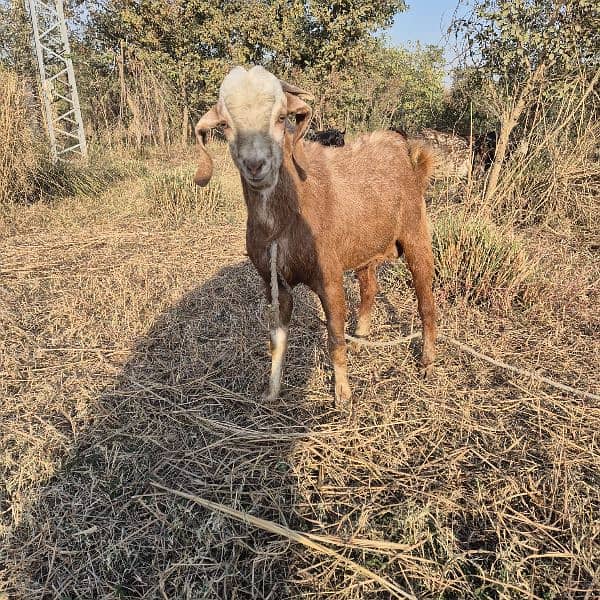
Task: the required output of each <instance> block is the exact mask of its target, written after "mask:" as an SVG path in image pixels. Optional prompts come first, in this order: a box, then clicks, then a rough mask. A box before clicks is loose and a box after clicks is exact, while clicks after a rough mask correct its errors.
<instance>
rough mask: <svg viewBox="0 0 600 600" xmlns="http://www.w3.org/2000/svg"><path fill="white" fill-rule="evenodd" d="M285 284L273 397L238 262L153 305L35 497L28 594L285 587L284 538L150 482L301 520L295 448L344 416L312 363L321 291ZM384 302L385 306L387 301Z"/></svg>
mask: <svg viewBox="0 0 600 600" xmlns="http://www.w3.org/2000/svg"><path fill="white" fill-rule="evenodd" d="M347 283H348V282H347ZM294 295H295V297H296V300H297V301H296V304H297V308H296V309H295V310H294V316H293V318H292V323H291V327H290V347H289V350H288V354H287V359H286V367H285V377H284V386H283V389H282V396H281V399H279V400H276V401H274V402H271V403H265V402H264V401H263V400H262V398H261V394H262V391H263V389H264V386H265V385H266V382H267V376H268V370H269V363H270V361H269V356H268V351H267V339H268V327H267V306H266V300H265V298H264V290H263V283H262V281H261V280H260V277H259V276H258V274H257V273H256V271H255V269H254V267H253V266H252V265H251V264H250V263H249V262H243V263H240V264H237V265H234V266H230V267H226V268H223V269H221V270H220V271H219V272H218V273H217V274H215V275H214V276H213V277H211V278H210V279H209V280H207V281H206V282H205V283H204V284H203V285H201V286H199V287H198V288H196V289H194V290H193V291H191V292H189V293H188V294H186V295H185V296H183V297H182V298H181V300H180V301H179V302H178V303H177V304H176V305H175V306H173V307H171V308H169V309H168V310H167V311H165V312H164V313H163V314H162V315H160V316H159V318H158V319H157V320H156V321H155V322H154V323H153V325H152V326H151V327H150V328H149V330H148V332H147V334H146V335H145V336H144V337H143V339H141V340H139V342H138V343H137V345H136V346H135V349H134V351H133V352H132V354H131V357H130V358H129V360H128V361H127V363H126V364H125V365H124V367H123V368H122V370H121V372H120V374H119V376H118V377H117V378H116V380H115V383H114V384H113V385H111V386H110V387H109V388H108V389H106V390H105V391H104V393H103V394H102V396H101V397H100V398H98V399H97V400H95V401H94V402H93V403H92V405H91V408H92V410H94V411H95V414H97V415H98V416H97V419H96V421H95V423H94V425H93V427H90V428H89V429H88V430H87V431H86V432H84V433H83V434H82V435H81V436H80V438H79V440H78V444H77V447H76V449H75V450H74V452H73V453H72V455H71V458H70V459H69V460H68V461H66V462H65V464H64V466H63V468H62V470H61V471H59V472H58V473H57V475H56V476H55V477H54V478H53V480H52V482H51V483H50V484H49V485H48V486H46V487H45V488H44V489H42V490H41V491H40V496H39V499H37V500H36V502H35V504H34V505H33V506H32V511H31V519H30V522H29V523H28V524H27V525H25V527H27V528H28V531H27V538H28V539H31V538H32V537H36V536H39V538H40V539H43V540H44V543H43V544H40V546H39V548H38V550H37V551H36V553H35V555H31V556H28V557H27V559H28V560H25V561H24V560H14V561H13V563H14V564H27V565H29V568H28V572H27V573H22V577H21V579H22V580H23V582H24V586H25V587H26V588H27V589H29V590H35V593H31V594H29V597H36V598H56V597H60V598H79V597H85V598H156V597H163V598H206V599H211V600H212V599H224V598H236V599H243V598H272V599H275V598H276V599H280V598H293V597H295V591H294V588H293V586H292V585H291V584H289V583H288V582H289V581H290V575H291V574H292V571H293V566H292V562H293V552H290V550H291V549H293V547H290V544H289V542H288V541H287V540H286V539H283V538H282V537H280V536H277V535H274V534H270V533H267V532H266V531H263V530H261V529H259V528H256V527H253V526H250V525H247V524H245V523H242V522H240V521H236V520H235V519H232V518H230V517H226V516H224V515H222V514H220V513H219V512H218V511H211V510H208V509H206V508H202V507H201V506H199V505H197V504H195V503H193V502H192V501H190V500H186V499H183V498H181V497H177V496H175V495H173V494H171V493H165V492H164V491H162V490H160V489H157V488H156V487H154V486H153V484H152V481H156V482H159V483H160V484H162V485H164V486H166V487H168V488H171V489H175V490H185V491H186V492H188V493H191V494H195V495H197V496H200V497H202V498H204V499H208V500H211V501H213V502H219V503H222V504H223V505H225V506H228V507H232V508H234V509H237V510H239V511H242V512H244V513H248V514H251V515H253V516H257V517H261V518H263V519H267V520H271V521H273V522H275V523H278V524H281V525H286V526H288V527H290V528H292V529H294V528H299V527H301V526H302V525H303V524H304V521H303V520H302V519H301V517H300V516H299V511H298V509H297V499H298V497H299V495H300V493H299V488H298V486H299V485H302V481H301V480H299V479H298V477H299V475H298V473H299V471H298V469H297V466H296V465H294V462H293V459H292V456H293V454H294V447H295V444H297V443H298V442H299V441H301V440H306V439H307V437H308V435H309V434H310V432H311V428H313V429H314V428H316V427H317V426H318V427H323V426H326V425H327V423H328V422H332V421H337V420H339V419H340V418H342V419H345V417H344V416H343V415H341V414H340V413H338V412H336V411H335V410H334V409H333V401H332V394H331V393H332V381H331V380H332V373H331V370H329V371H327V370H323V368H322V365H323V364H328V359H327V357H326V348H327V344H326V342H325V340H326V331H325V328H324V327H323V325H322V323H321V321H320V320H319V319H318V318H316V317H315V312H318V311H319V309H318V305H317V302H318V300H317V299H316V296H315V295H313V294H312V293H310V292H309V291H308V290H306V289H304V288H302V287H300V288H298V289H297V290H296V291H295V294H294ZM380 298H383V300H384V302H386V303H387V299H386V298H385V294H380ZM355 301H356V293H355V292H354V297H353V298H352V294H351V300H350V305H353V304H354V303H355ZM307 305H308V306H307ZM307 308H308V310H307ZM387 312H388V314H390V313H391V315H393V316H396V317H397V316H398V315H397V313H396V311H395V309H394V307H393V306H392V305H390V304H389V303H388V307H387ZM315 478H316V475H315ZM11 552H15V553H16V554H17V555H18V553H19V549H18V548H13V549H11ZM17 558H18V557H17ZM296 591H297V590H296ZM16 596H17V597H18V594H16Z"/></svg>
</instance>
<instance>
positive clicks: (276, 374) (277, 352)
mask: <svg viewBox="0 0 600 600" xmlns="http://www.w3.org/2000/svg"><path fill="white" fill-rule="evenodd" d="M267 289H268V292H267V297H268V300H269V302H272V299H271V289H270V287H268V288H267ZM293 308H294V299H293V297H292V294H290V293H289V291H288V290H287V289H285V288H284V287H282V286H279V320H280V322H279V323H274V322H273V319H271V325H270V329H271V331H270V334H271V340H270V350H271V376H270V377H269V389H268V391H266V392H265V394H264V397H265V399H266V400H268V401H272V400H275V399H276V398H277V396H279V392H280V390H281V373H282V370H283V361H284V358H285V353H286V351H287V342H288V327H289V324H290V319H291V317H292V310H293Z"/></svg>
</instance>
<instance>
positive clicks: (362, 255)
mask: <svg viewBox="0 0 600 600" xmlns="http://www.w3.org/2000/svg"><path fill="white" fill-rule="evenodd" d="M386 233H388V232H386ZM344 246H345V247H344V248H343V249H342V251H341V252H340V253H339V256H340V258H341V259H342V263H343V265H344V269H345V270H350V269H354V270H357V269H361V268H362V267H365V266H367V265H368V264H370V263H372V262H383V261H384V260H393V259H395V258H398V255H399V254H398V247H397V245H396V236H395V235H394V233H393V232H391V231H390V232H389V233H388V235H380V236H377V239H376V240H372V239H371V240H369V241H368V242H366V241H363V240H360V239H355V240H351V239H350V240H348V241H347V242H346V243H345V244H344Z"/></svg>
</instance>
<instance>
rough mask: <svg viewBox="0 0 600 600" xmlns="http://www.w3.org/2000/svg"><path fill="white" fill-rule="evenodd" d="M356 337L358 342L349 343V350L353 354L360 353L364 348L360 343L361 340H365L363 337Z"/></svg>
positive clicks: (351, 341)
mask: <svg viewBox="0 0 600 600" xmlns="http://www.w3.org/2000/svg"><path fill="white" fill-rule="evenodd" d="M354 337H356V338H358V339H357V340H350V341H349V342H348V350H350V352H353V353H358V352H360V351H361V350H362V349H363V348H364V344H361V343H360V340H361V339H363V336H358V335H355V336H354Z"/></svg>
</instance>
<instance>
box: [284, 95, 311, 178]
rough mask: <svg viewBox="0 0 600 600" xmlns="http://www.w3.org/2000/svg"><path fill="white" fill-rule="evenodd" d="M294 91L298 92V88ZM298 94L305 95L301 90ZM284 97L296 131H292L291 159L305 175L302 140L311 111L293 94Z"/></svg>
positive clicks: (305, 165)
mask: <svg viewBox="0 0 600 600" xmlns="http://www.w3.org/2000/svg"><path fill="white" fill-rule="evenodd" d="M284 89H285V88H284ZM295 89H298V90H299V88H295ZM299 93H302V94H306V92H303V91H302V90H299ZM285 95H286V98H287V112H288V115H291V114H295V115H296V130H295V131H294V141H293V149H292V158H293V159H294V162H295V163H296V166H297V167H298V168H299V169H300V170H302V171H303V173H304V175H306V173H307V172H308V160H307V158H306V154H305V153H304V145H303V144H302V138H303V137H304V135H305V134H306V130H307V129H308V126H309V125H310V119H311V116H312V109H311V108H310V106H309V105H308V104H306V102H304V100H301V99H300V98H299V97H298V96H297V95H296V94H295V93H291V92H286V93H285Z"/></svg>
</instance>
